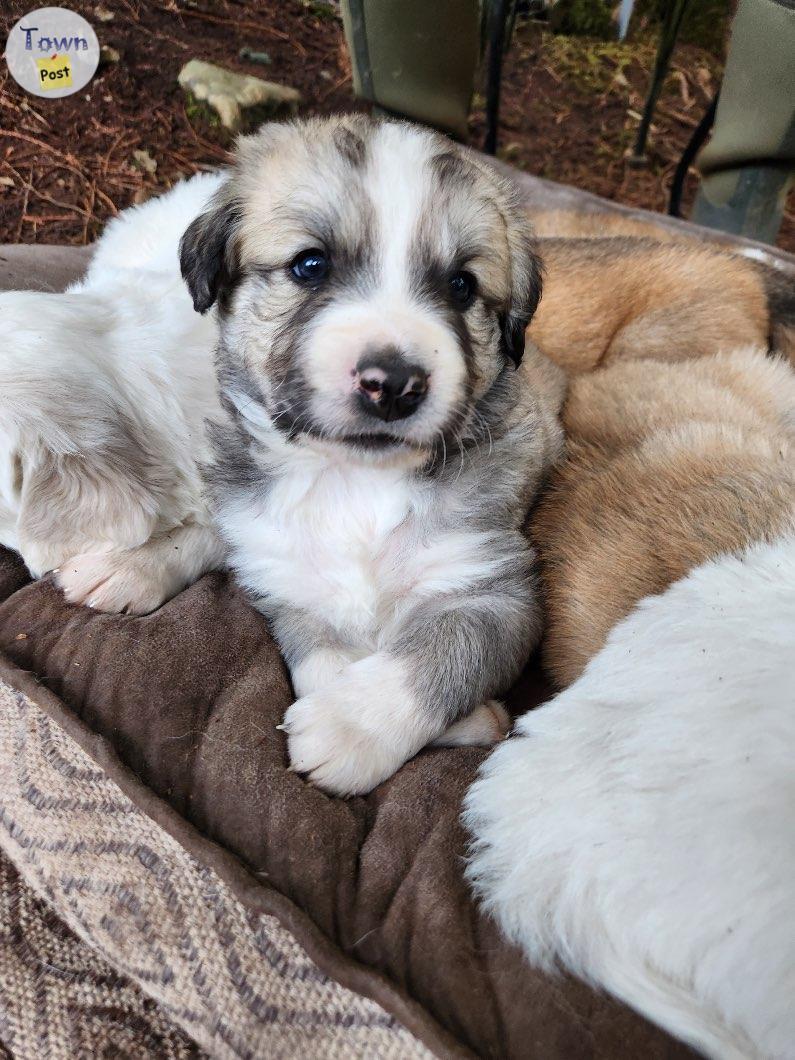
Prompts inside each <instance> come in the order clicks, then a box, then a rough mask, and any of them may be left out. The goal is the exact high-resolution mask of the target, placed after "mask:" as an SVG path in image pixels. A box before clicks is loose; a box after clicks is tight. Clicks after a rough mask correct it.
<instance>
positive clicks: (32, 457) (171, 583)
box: [0, 176, 224, 614]
mask: <svg viewBox="0 0 795 1060" xmlns="http://www.w3.org/2000/svg"><path fill="white" fill-rule="evenodd" d="M221 182H222V178H220V177H215V176H213V177H199V178H196V179H194V180H192V181H190V182H189V183H187V184H185V185H182V186H181V187H180V188H179V189H178V190H176V191H175V192H174V193H172V194H171V195H169V196H167V197H165V198H164V199H161V200H155V201H153V202H151V203H147V204H146V206H143V207H140V208H138V209H135V210H129V211H127V212H126V213H125V214H123V215H122V216H121V217H120V218H119V219H118V220H116V221H113V222H112V223H111V224H110V225H109V226H108V229H107V230H106V233H105V234H104V235H103V237H102V239H101V240H100V243H99V246H98V248H97V250H96V252H95V254H94V258H93V261H92V264H91V267H90V269H89V272H88V274H87V276H86V278H85V279H84V280H83V282H82V283H80V284H77V285H76V286H75V287H73V288H72V290H70V291H69V292H67V293H66V294H42V293H39V292H35V293H34V292H12V293H7V294H3V295H0V335H1V336H2V338H0V343H1V345H0V541H2V543H3V544H4V545H7V546H9V547H11V548H14V549H16V550H18V551H19V552H20V553H21V554H22V557H23V559H24V560H25V563H26V564H27V566H28V569H29V570H30V572H31V573H32V574H33V575H34V577H40V576H41V575H43V574H45V573H47V572H48V571H54V572H55V578H56V579H57V581H58V584H59V585H60V586H61V588H62V589H63V590H64V592H65V594H66V597H67V599H68V600H70V601H72V602H74V603H85V604H88V605H90V606H91V607H94V608H96V609H97V610H103V611H127V612H129V613H132V614H143V613H146V612H148V611H152V610H154V609H155V608H156V607H158V606H159V605H160V604H161V603H162V602H163V601H164V600H166V599H168V598H169V597H170V596H173V595H174V593H176V592H179V590H180V589H182V588H183V587H184V586H186V585H188V584H190V582H192V581H193V580H194V579H195V578H197V577H198V576H199V575H200V574H202V573H203V572H204V571H206V570H208V569H212V568H213V567H217V566H220V565H221V564H222V563H223V555H224V552H223V545H222V542H221V540H220V538H219V536H218V535H217V533H216V531H215V529H214V526H213V523H212V517H211V515H210V512H209V509H208V507H207V504H206V503H205V501H204V498H203V494H202V484H201V477H200V474H199V468H198V465H199V463H200V462H201V461H203V460H206V459H209V449H208V447H207V442H206V438H205V431H204V421H205V419H207V418H208V417H217V416H219V415H222V413H221V410H220V406H219V403H218V396H217V384H216V381H215V374H214V371H213V365H212V354H211V351H212V348H213V345H214V343H215V340H216V336H217V327H216V325H215V322H214V321H213V320H211V319H209V318H203V317H200V316H198V315H197V314H196V313H194V311H193V308H192V306H191V303H190V299H189V298H188V295H187V291H185V288H184V286H183V284H182V282H181V278H180V275H179V265H178V261H177V244H178V241H179V236H180V234H181V232H182V231H183V230H184V228H185V226H186V225H187V224H188V223H189V222H190V220H191V219H192V218H193V217H194V216H195V215H196V213H198V211H199V210H200V209H201V208H202V206H203V205H204V204H205V203H206V201H207V199H208V197H209V196H210V195H211V194H212V192H214V191H215V190H216V189H217V188H218V186H219V185H220V183H221Z"/></svg>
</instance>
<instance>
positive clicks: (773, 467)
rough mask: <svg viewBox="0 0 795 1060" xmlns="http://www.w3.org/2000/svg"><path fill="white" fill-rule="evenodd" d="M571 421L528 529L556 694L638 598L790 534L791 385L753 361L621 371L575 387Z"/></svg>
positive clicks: (794, 412) (632, 364) (772, 362)
mask: <svg viewBox="0 0 795 1060" xmlns="http://www.w3.org/2000/svg"><path fill="white" fill-rule="evenodd" d="M563 422H564V427H565V430H566V433H567V439H568V455H567V459H566V461H565V462H563V463H562V464H561V465H560V466H559V468H558V469H557V470H556V471H555V473H554V474H553V476H552V480H551V482H550V486H549V489H548V490H547V491H546V492H545V494H544V496H543V498H542V500H541V502H540V504H539V505H538V508H537V509H536V511H535V513H534V515H533V518H532V524H531V533H532V537H533V540H534V541H535V544H536V546H537V548H538V552H539V557H540V563H541V572H542V583H543V587H544V596H545V601H546V620H547V629H546V635H545V641H544V651H543V654H544V660H545V663H546V666H547V668H548V670H549V671H550V673H551V675H552V676H553V678H554V679H555V680H556V682H557V683H558V685H559V686H561V687H565V686H567V685H569V684H571V682H572V681H574V680H575V678H577V677H578V676H579V674H580V673H581V672H582V671H583V669H584V667H585V665H586V663H587V662H588V661H589V659H591V658H592V657H593V656H594V655H595V654H596V652H597V651H598V650H599V649H600V648H601V647H602V645H603V644H604V643H605V640H606V639H607V635H608V633H609V632H610V630H611V629H612V628H613V627H614V626H615V625H616V624H617V623H618V622H619V621H620V620H621V619H622V618H623V617H624V616H625V615H627V614H629V612H630V611H631V610H632V608H633V607H634V606H635V604H636V603H637V602H638V601H639V600H641V599H642V598H643V597H646V596H648V595H650V594H655V593H659V592H662V591H663V590H664V589H665V588H666V587H667V586H668V585H670V584H671V583H673V582H675V581H677V580H678V579H680V578H682V577H683V576H684V575H686V574H687V573H688V572H689V571H690V570H692V569H694V568H695V567H697V566H699V565H700V564H702V563H704V562H705V561H706V560H709V559H712V558H714V557H717V556H720V555H724V554H727V553H732V552H735V551H737V550H740V549H743V548H746V547H747V546H749V545H752V544H754V543H755V542H759V541H772V540H774V539H776V538H777V537H778V536H779V535H781V534H782V533H784V532H785V531H787V529H788V528H790V527H791V526H792V525H793V518H794V516H795V448H794V446H793V442H794V441H795V438H794V437H793V435H794V433H795V374H793V372H792V370H791V369H790V368H789V366H788V364H787V363H786V362H785V361H783V360H781V359H777V358H770V357H767V356H766V355H765V352H764V351H761V350H753V349H745V350H736V351H734V352H732V353H723V354H715V355H713V356H711V357H703V358H699V359H697V360H694V361H689V362H682V363H675V364H666V363H662V362H658V361H653V360H635V361H626V362H618V363H616V364H613V365H610V366H609V367H606V368H602V369H600V370H599V371H596V372H594V373H592V374H590V375H580V376H577V377H575V378H574V379H573V380H572V383H571V386H570V389H569V393H568V397H567V400H566V405H565V408H564V412H563Z"/></svg>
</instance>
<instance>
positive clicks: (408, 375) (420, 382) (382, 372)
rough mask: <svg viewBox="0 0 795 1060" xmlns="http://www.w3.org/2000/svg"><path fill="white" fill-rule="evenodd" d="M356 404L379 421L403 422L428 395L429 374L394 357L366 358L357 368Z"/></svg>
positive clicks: (375, 356) (363, 358)
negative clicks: (357, 402) (357, 399)
mask: <svg viewBox="0 0 795 1060" xmlns="http://www.w3.org/2000/svg"><path fill="white" fill-rule="evenodd" d="M356 385H357V390H358V394H359V403H360V405H361V407H362V409H363V411H364V412H366V413H368V415H370V416H376V417H378V419H379V420H387V421H389V420H403V419H405V418H406V417H407V416H411V415H412V413H414V412H416V411H417V409H418V408H419V407H420V405H421V404H422V403H423V401H424V400H425V395H426V393H427V391H428V373H427V372H425V371H424V369H422V368H420V367H419V365H416V364H407V363H406V362H405V361H404V360H403V359H402V358H400V357H397V356H391V355H390V356H383V355H382V356H379V355H378V354H376V355H369V356H368V355H366V356H364V357H362V359H361V360H360V361H359V363H358V364H357V366H356Z"/></svg>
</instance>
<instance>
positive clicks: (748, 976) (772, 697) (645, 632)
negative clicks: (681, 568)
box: [466, 537, 795, 1060]
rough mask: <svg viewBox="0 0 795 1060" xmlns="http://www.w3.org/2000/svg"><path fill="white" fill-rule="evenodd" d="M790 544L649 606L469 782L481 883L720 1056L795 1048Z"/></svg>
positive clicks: (535, 956) (794, 624)
mask: <svg viewBox="0 0 795 1060" xmlns="http://www.w3.org/2000/svg"><path fill="white" fill-rule="evenodd" d="M794 652H795V537H788V538H786V539H784V540H781V541H779V542H778V543H775V544H771V545H766V544H765V545H757V546H754V547H751V548H749V549H748V550H747V551H746V552H745V553H744V554H743V555H741V556H739V557H723V558H720V559H718V560H715V561H713V562H710V563H707V564H705V565H704V566H702V567H700V568H698V569H696V570H695V571H693V572H692V573H691V574H690V575H689V576H688V577H686V578H685V579H683V580H682V581H680V582H678V583H677V584H675V585H673V586H671V587H670V588H669V589H668V590H667V591H666V592H665V593H664V594H662V595H661V596H654V597H649V598H647V599H646V600H644V601H643V602H642V603H641V604H640V605H639V606H638V608H637V609H636V611H635V612H634V613H633V614H632V615H630V616H629V617H628V618H627V619H625V620H624V621H623V622H622V623H621V624H620V625H619V626H617V627H616V629H615V630H614V631H613V633H612V634H611V636H610V638H609V640H608V642H607V644H606V646H605V647H604V649H603V650H602V651H601V652H600V653H599V654H598V655H597V656H596V657H595V658H594V659H593V660H592V661H591V663H590V665H589V666H588V667H587V669H586V671H585V672H584V674H583V675H582V677H581V678H580V679H579V680H578V681H577V682H576V683H575V684H574V685H572V686H571V687H570V688H569V689H567V690H566V691H565V692H563V693H562V694H561V695H559V696H557V697H556V698H555V699H554V700H552V701H551V702H550V703H548V704H547V705H546V706H544V707H542V708H540V709H539V710H537V711H533V712H531V713H530V714H528V715H526V716H525V717H524V718H523V719H522V720H521V721H520V722H519V724H518V726H517V734H516V737H515V738H511V739H510V740H509V741H508V742H507V743H505V744H503V745H502V746H501V747H500V748H499V749H498V750H497V751H495V753H494V754H493V755H492V756H491V757H490V758H489V759H488V761H487V762H486V764H485V766H484V768H483V770H482V775H481V778H480V779H479V780H478V781H477V782H476V783H475V785H474V786H473V787H472V788H471V789H470V792H469V794H468V797H467V803H466V821H467V823H468V826H469V828H470V829H471V831H472V832H473V834H474V837H475V844H474V854H473V857H472V860H471V863H470V867H469V876H470V879H471V880H472V882H473V883H474V885H475V887H476V889H477V891H478V893H479V895H480V896H481V898H482V899H483V901H484V903H485V905H486V907H487V908H488V909H489V910H490V911H491V913H493V915H494V916H495V917H497V919H498V920H499V922H500V924H501V925H502V927H503V928H504V930H505V931H506V932H507V934H508V935H509V936H510V937H511V938H512V939H513V940H515V941H516V942H517V943H518V944H519V945H521V946H522V947H523V949H524V951H525V953H526V955H527V957H528V958H529V960H530V961H531V962H533V963H534V964H538V965H541V966H544V967H546V968H551V967H553V966H554V964H555V962H560V963H561V964H563V965H564V966H565V967H567V968H569V969H570V970H571V971H573V972H575V973H576V974H578V975H580V976H582V977H583V978H586V979H588V980H590V981H591V982H593V983H595V984H597V985H599V986H601V987H603V988H605V989H607V990H609V991H611V992H612V993H614V994H616V995H617V996H618V997H620V998H622V999H623V1000H624V1001H626V1002H628V1003H629V1004H631V1005H632V1006H634V1007H635V1008H636V1009H638V1010H639V1011H641V1012H642V1013H644V1014H645V1015H646V1016H648V1017H649V1018H651V1019H653V1020H654V1021H656V1022H657V1023H660V1024H661V1025H663V1026H664V1027H666V1028H668V1029H669V1030H670V1031H672V1032H673V1033H674V1034H676V1035H679V1036H680V1037H682V1038H684V1039H685V1040H687V1041H688V1042H690V1043H692V1044H693V1045H694V1046H696V1047H697V1048H699V1049H702V1050H704V1051H705V1052H706V1053H707V1054H708V1055H710V1056H713V1057H720V1058H721V1060H728V1058H739V1057H753V1056H764V1057H768V1058H776V1060H784V1058H785V1057H791V1056H792V1055H793V1043H795V885H794V884H793V881H795V829H794V828H793V811H795V771H793V751H794V750H795V679H794V675H793V665H794V659H795V654H794Z"/></svg>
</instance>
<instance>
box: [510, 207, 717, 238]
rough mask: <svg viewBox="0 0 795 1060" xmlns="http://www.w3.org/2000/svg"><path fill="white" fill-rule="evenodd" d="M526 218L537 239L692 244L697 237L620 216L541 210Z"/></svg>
mask: <svg viewBox="0 0 795 1060" xmlns="http://www.w3.org/2000/svg"><path fill="white" fill-rule="evenodd" d="M530 219H531V221H532V222H533V228H534V229H535V231H536V235H538V236H542V237H543V236H550V237H554V238H558V239H561V238H567V239H582V238H585V239H603V238H605V237H609V236H649V237H650V238H651V239H654V240H656V241H657V242H658V243H682V242H685V243H688V242H689V243H691V244H692V243H693V242H694V241H697V240H698V236H691V235H689V233H688V231H687V229H681V230H676V231H674V230H672V229H670V228H666V227H665V226H664V225H658V224H655V223H654V221H641V220H638V219H637V218H635V217H625V216H624V215H623V214H620V213H606V212H605V211H604V210H601V209H600V210H598V211H594V212H593V213H578V212H576V211H574V210H544V211H542V212H541V213H531V214H530Z"/></svg>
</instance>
